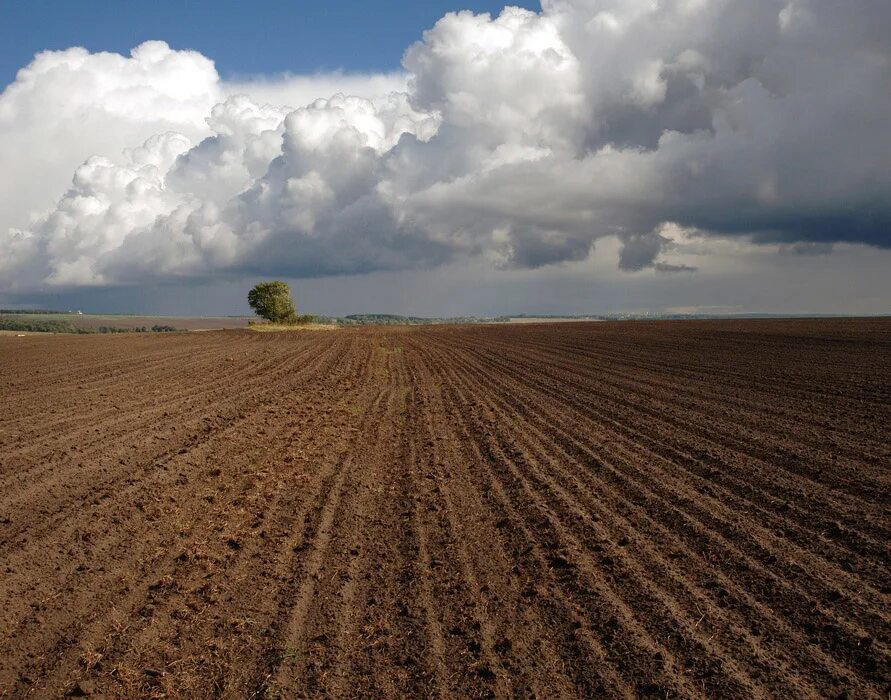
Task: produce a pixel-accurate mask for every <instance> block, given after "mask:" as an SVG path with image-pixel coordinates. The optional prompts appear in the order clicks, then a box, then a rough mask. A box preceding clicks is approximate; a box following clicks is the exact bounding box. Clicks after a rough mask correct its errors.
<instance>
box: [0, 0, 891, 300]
mask: <svg viewBox="0 0 891 700" xmlns="http://www.w3.org/2000/svg"><path fill="white" fill-rule="evenodd" d="M889 30H891V8H889V7H888V5H887V3H883V2H879V1H878V0H852V2H850V3H845V4H844V6H841V5H839V4H838V3H836V2H833V1H831V0H788V1H786V0H784V1H782V2H781V1H779V0H761V1H759V2H755V3H738V2H732V1H731V0H669V1H666V2H659V3H656V2H640V1H639V0H546V1H545V2H544V3H543V7H542V10H541V12H531V11H528V10H523V9H519V8H515V7H508V8H505V9H504V10H503V11H502V12H501V13H500V14H499V15H498V16H495V17H492V16H490V15H487V14H483V15H475V14H473V13H470V12H458V13H450V14H447V15H446V16H444V17H443V18H442V19H441V20H440V21H439V22H437V23H436V25H435V26H434V27H432V28H431V29H429V30H428V31H427V32H425V33H424V35H423V37H422V38H421V39H420V41H418V42H417V43H415V44H414V45H412V46H410V47H409V48H408V49H407V50H406V52H405V56H404V59H403V66H404V69H405V72H404V73H398V74H393V75H383V76H349V75H342V74H331V75H326V76H310V77H301V76H281V77H279V78H277V79H273V80H258V79H255V80H251V81H247V82H244V83H240V84H236V83H230V84H227V83H224V82H222V81H220V79H219V77H218V76H217V75H216V72H215V70H214V68H213V64H212V62H211V61H209V60H208V59H207V58H205V57H203V56H201V55H199V54H196V53H194V52H183V51H174V50H172V49H170V48H169V47H167V46H166V44H163V43H161V42H149V43H147V44H143V45H141V46H139V47H137V48H136V49H134V51H133V52H132V55H131V56H130V57H123V56H117V55H114V54H90V53H88V52H86V51H85V50H83V49H70V50H69V51H65V52H48V53H45V54H40V55H39V56H38V57H37V58H35V61H34V62H33V63H32V64H30V65H29V66H28V67H26V68H25V69H23V70H22V71H21V72H20V73H19V75H18V77H17V79H16V81H15V83H13V84H12V85H11V86H9V87H8V88H7V89H6V90H5V91H4V93H3V94H2V96H0V154H2V156H3V162H4V163H16V164H17V165H16V167H14V168H13V167H5V168H4V169H3V171H0V178H2V179H0V184H2V185H3V186H4V187H6V188H7V190H8V191H9V192H11V193H12V194H13V195H14V196H13V197H12V198H11V199H10V200H9V201H10V202H11V203H8V204H6V205H3V206H4V208H3V209H0V287H2V288H5V289H12V288H27V287H29V286H30V287H41V286H44V287H45V286H50V287H51V286H63V287H64V286H78V285H89V286H95V285H119V284H124V283H127V284H133V283H149V282H152V281H160V280H168V281H169V280H196V279H199V280H200V279H205V278H212V277H219V276H226V275H240V274H246V273H264V274H265V273H270V274H271V273H275V274H283V275H290V276H304V277H312V276H325V275H333V274H350V273H356V272H369V271H376V270H399V269H406V268H418V267H431V266H437V265H442V264H445V263H448V262H450V261H455V260H459V259H470V258H482V259H485V260H487V261H489V263H490V264H492V265H495V266H497V267H499V268H539V267H545V266H552V265H556V264H561V263H570V262H574V261H581V260H584V259H586V258H587V257H588V256H589V255H590V254H591V251H592V249H593V247H594V245H595V243H596V241H598V240H599V239H602V238H605V237H610V238H612V237H616V238H618V240H619V241H620V242H621V246H622V247H621V249H620V252H619V266H620V268H621V269H624V270H641V269H647V268H649V269H653V270H656V271H661V272H679V271H684V272H685V271H693V270H694V269H695V268H696V267H698V265H696V266H694V265H689V264H688V263H687V262H684V261H683V260H677V259H675V258H674V257H673V255H674V253H676V252H677V250H678V245H677V243H676V242H675V241H674V240H673V238H672V236H671V235H670V231H669V230H668V229H667V228H666V227H675V228H676V229H679V230H690V231H695V232H696V235H697V236H699V237H702V238H708V237H717V238H721V239H726V238H727V237H742V238H744V239H745V240H747V241H751V242H754V243H756V244H759V245H766V244H771V245H774V244H778V245H779V246H780V249H781V250H789V251H810V252H817V251H819V252H825V251H828V250H830V249H831V247H832V246H833V244H835V243H838V242H849V243H861V244H867V245H872V246H881V247H891V203H889V200H888V198H887V192H888V191H891V173H889V171H888V168H887V162H886V160H887V155H886V154H887V153H889V152H891V131H889V130H888V128H887V124H888V123H889V120H891V50H889V46H888V43H887V39H886V37H887V32H888V31H889ZM97 154H101V155H97ZM88 156H89V157H88ZM75 158H77V160H74V159H75ZM72 161H74V162H72ZM66 169H67V170H68V171H69V172H72V171H73V172H74V176H73V178H71V176H70V175H69V176H68V178H69V183H70V184H69V185H68V190H67V192H65V193H64V194H62V191H63V190H64V188H65V185H64V184H62V183H61V182H60V178H61V175H59V173H60V172H64V171H65V170H66ZM53 193H54V194H53ZM59 195H61V198H60V196H59ZM53 201H55V205H53ZM672 230H674V229H672ZM683 247H684V246H681V248H683Z"/></svg>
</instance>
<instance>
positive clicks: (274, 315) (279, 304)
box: [248, 280, 297, 324]
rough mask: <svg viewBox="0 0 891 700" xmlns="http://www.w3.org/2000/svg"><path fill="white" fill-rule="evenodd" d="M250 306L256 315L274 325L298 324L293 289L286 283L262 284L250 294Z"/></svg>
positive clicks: (276, 281)
mask: <svg viewBox="0 0 891 700" xmlns="http://www.w3.org/2000/svg"><path fill="white" fill-rule="evenodd" d="M248 304H250V306H251V308H252V309H253V310H254V313H256V314H257V315H258V316H260V317H261V318H265V319H266V320H267V321H271V322H272V323H287V324H291V323H297V309H295V308H294V301H293V300H292V299H291V289H290V287H288V285H287V284H286V283H284V282H280V281H278V280H275V281H273V282H260V284H258V285H257V286H256V287H254V288H253V289H252V290H251V291H249V292H248Z"/></svg>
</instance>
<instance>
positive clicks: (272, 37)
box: [0, 0, 537, 85]
mask: <svg viewBox="0 0 891 700" xmlns="http://www.w3.org/2000/svg"><path fill="white" fill-rule="evenodd" d="M512 4H519V5H523V3H512ZM527 4H528V3H527ZM528 5H529V6H530V7H536V8H537V4H536V5H534V6H533V5H531V4H528ZM503 6H504V3H503V2H490V1H486V0H462V2H460V3H454V2H449V1H448V0H424V1H423V2H408V3H396V2H379V1H378V2H375V1H372V0H360V1H352V2H351V1H350V0H325V2H283V1H281V0H279V1H272V2H269V1H267V2H262V3H260V2H243V1H240V0H213V1H212V2H211V1H209V0H186V1H183V0H180V1H178V2H177V1H171V0H152V1H151V2H121V1H120V0H90V1H89V2H68V1H66V0H2V2H0V47H2V48H0V81H2V84H4V85H5V84H8V83H10V82H12V81H13V79H14V78H15V75H16V72H17V71H18V69H19V68H21V67H22V66H24V65H27V64H28V63H29V62H30V60H31V58H32V57H33V55H34V54H35V53H37V52H38V51H44V50H47V49H66V48H68V47H70V46H83V47H85V48H87V49H89V50H90V51H115V52H117V53H122V54H127V53H128V52H129V51H130V49H131V48H133V47H134V46H136V45H138V44H140V43H142V42H143V41H146V40H148V39H163V40H164V41H166V42H167V43H168V44H170V45H171V46H172V47H174V48H177V49H196V50H198V51H200V52H201V53H203V54H204V55H205V56H208V57H210V58H213V59H214V61H215V62H216V66H217V70H218V71H219V73H220V75H221V76H222V77H223V78H224V79H233V78H235V79H237V78H242V77H245V76H251V75H258V74H270V73H284V72H290V73H312V72H316V71H330V70H336V69H344V70H346V71H360V72H368V71H391V70H395V69H397V68H399V65H400V60H401V58H402V53H403V51H404V50H405V48H406V47H408V46H409V45H410V44H411V43H412V42H414V41H416V40H418V39H419V38H420V36H421V33H422V32H423V31H424V30H425V29H427V28H429V27H431V26H433V24H434V23H435V22H436V20H437V19H439V18H440V17H442V15H444V14H445V13H446V12H449V11H454V10H458V9H470V10H473V11H475V12H492V13H495V14H497V13H498V12H499V11H500V10H501V8H502V7H503Z"/></svg>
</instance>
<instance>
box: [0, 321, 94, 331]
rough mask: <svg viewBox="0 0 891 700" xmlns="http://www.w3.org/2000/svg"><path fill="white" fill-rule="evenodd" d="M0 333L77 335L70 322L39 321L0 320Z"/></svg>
mask: <svg viewBox="0 0 891 700" xmlns="http://www.w3.org/2000/svg"><path fill="white" fill-rule="evenodd" d="M0 331H29V332H31V333H77V329H76V328H75V327H74V326H73V325H71V323H69V322H68V321H37V320H23V319H18V318H0Z"/></svg>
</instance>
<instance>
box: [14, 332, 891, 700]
mask: <svg viewBox="0 0 891 700" xmlns="http://www.w3.org/2000/svg"><path fill="white" fill-rule="evenodd" d="M889 433H891V321H889V320H881V319H874V320H794V321H773V320H771V321H735V322H730V321H711V322H648V323H630V322H629V323H596V324H595V323H591V324H587V323H573V324H547V325H523V326H508V327H505V326H468V327H425V328H386V329H383V328H381V329H374V328H362V329H353V330H340V331H337V332H332V333H281V334H256V333H251V332H249V331H219V332H213V333H197V334H164V335H160V336H158V335H152V336H143V335H123V336H86V337H63V336H56V337H39V336H28V337H25V338H18V337H9V336H5V337H0V696H4V695H5V696H10V697H51V698H55V697H60V696H62V695H64V694H65V693H68V694H73V695H81V696H84V695H90V696H103V695H104V696H105V697H170V698H191V697H196V698H203V697H224V698H250V697H287V698H293V697H329V696H330V697H343V698H352V697H381V698H384V697H386V698H390V697H427V696H437V697H456V698H475V697H539V698H557V697H585V698H590V697H607V698H614V697H615V698H622V697H644V696H650V697H656V698H660V697H669V698H677V697H682V698H693V697H708V698H720V697H728V698H768V697H783V698H798V697H850V698H871V697H873V698H883V697H887V694H888V692H889V684H891V635H889V631H891V627H889V621H891V571H889V569H891V566H889V534H891V515H889V501H891V489H889V480H891V471H889V464H891V442H889ZM845 694H847V695H845Z"/></svg>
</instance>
